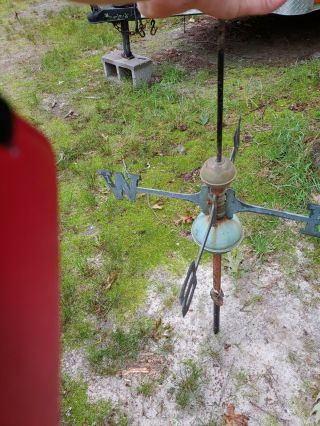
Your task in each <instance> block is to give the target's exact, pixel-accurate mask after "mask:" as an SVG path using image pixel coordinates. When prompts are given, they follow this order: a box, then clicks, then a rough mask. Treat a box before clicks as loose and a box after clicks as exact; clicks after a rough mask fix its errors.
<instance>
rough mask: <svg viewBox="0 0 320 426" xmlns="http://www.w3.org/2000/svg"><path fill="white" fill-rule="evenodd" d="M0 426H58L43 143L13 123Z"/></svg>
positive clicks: (53, 281) (6, 179) (1, 194)
mask: <svg viewBox="0 0 320 426" xmlns="http://www.w3.org/2000/svg"><path fill="white" fill-rule="evenodd" d="M0 200H1V207H0V227H1V230H0V342H1V350H0V377H1V391H0V398H1V410H0V424H1V425H4V426H57V425H58V424H59V413H58V395H59V383H58V379H59V373H58V372H59V312H58V219H57V188H56V171H55V160H54V155H53V152H52V150H51V147H50V145H49V143H48V142H47V141H46V139H45V138H44V137H43V136H42V135H41V134H40V133H39V132H37V131H36V130H34V129H33V128H32V127H31V126H30V125H28V124H27V123H25V122H24V121H23V120H22V119H20V118H19V117H17V116H14V117H13V138H12V144H11V146H10V147H5V146H0Z"/></svg>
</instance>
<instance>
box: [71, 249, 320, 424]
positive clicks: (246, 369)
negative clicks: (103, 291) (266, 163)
mask: <svg viewBox="0 0 320 426" xmlns="http://www.w3.org/2000/svg"><path fill="white" fill-rule="evenodd" d="M304 250H312V247H309V248H305V247H303V246H300V247H299V248H297V253H296V262H295V264H294V267H293V268H292V269H291V270H290V271H287V272H286V273H285V272H283V271H282V270H281V267H280V266H279V263H278V261H277V259H276V258H275V259H274V260H271V262H268V263H267V264H263V263H261V262H260V261H259V260H258V259H256V258H255V257H254V256H253V255H252V253H251V254H247V255H246V258H245V259H244V261H243V263H242V266H241V270H242V272H241V277H240V278H239V279H234V278H231V277H230V274H225V275H224V276H223V288H224V293H225V306H224V307H223V308H222V311H221V312H222V315H221V332H220V334H219V335H218V336H215V335H214V334H213V332H212V302H211V299H210V297H209V290H210V287H211V283H212V271H211V269H210V268H209V267H201V268H200V270H199V272H198V287H197V290H196V293H195V297H194V301H193V305H192V309H191V311H190V312H189V313H188V315H187V316H186V317H185V318H184V319H183V318H182V316H181V313H180V306H179V304H178V301H177V300H175V301H174V303H173V306H172V308H171V309H168V308H167V307H166V306H165V305H166V303H165V300H167V299H168V296H169V295H170V293H171V292H172V288H173V287H174V286H176V285H177V284H178V285H179V286H180V285H181V283H182V279H180V280H178V281H177V278H175V277H172V276H170V274H168V272H166V270H165V269H161V268H159V269H158V270H157V271H155V272H154V274H153V275H152V277H151V282H150V291H149V296H148V300H147V302H146V307H145V308H144V309H143V310H142V312H141V313H142V314H144V315H148V316H150V317H152V318H161V319H162V321H163V324H166V325H170V329H171V328H172V330H173V331H172V336H171V337H169V340H170V343H171V344H170V345H168V342H166V343H167V347H168V346H169V347H170V350H169V351H164V350H163V340H161V339H160V340H159V341H157V342H154V343H153V344H151V345H150V346H149V347H148V348H146V352H144V353H143V354H142V355H141V359H140V363H139V361H138V362H137V363H135V365H134V367H135V368H138V369H139V365H140V367H141V366H145V365H148V364H146V358H147V359H148V360H149V366H150V368H149V371H148V372H146V373H145V374H134V373H130V372H132V371H135V368H134V369H131V368H128V370H126V371H124V372H122V373H121V374H119V375H118V376H116V377H100V376H97V375H95V374H93V373H92V372H91V371H90V368H89V366H88V363H87V362H86V358H85V353H84V351H71V352H69V353H66V354H65V355H64V359H63V371H64V373H66V374H69V375H70V376H71V377H73V378H77V377H78V378H79V377H82V378H84V380H85V381H86V382H87V384H88V397H89V399H90V400H91V401H98V400H111V401H112V402H113V403H114V404H115V405H116V406H121V407H122V408H123V409H124V410H125V412H126V413H127V415H128V417H129V424H130V425H133V426H136V425H137V426H138V425H145V426H147V425H150V426H151V425H159V426H160V425H163V426H165V425H167V426H169V425H170V426H171V425H184V426H188V425H190V426H191V425H205V424H208V422H209V421H210V419H211V420H212V419H213V420H215V421H217V423H218V424H220V422H221V421H222V417H223V413H225V412H226V409H227V406H228V404H230V403H233V404H234V405H235V407H236V411H237V412H239V413H242V414H245V415H246V416H248V417H249V424H250V425H254V426H259V425H270V426H271V425H273V424H281V425H288V426H289V425H290V426H303V425H305V424H307V423H306V422H307V418H308V416H309V414H310V412H311V409H312V403H313V398H314V396H313V394H312V393H313V388H314V389H316V388H317V387H319V384H320V351H319V349H320V328H319V313H320V310H319V296H320V293H319V284H320V279H319V277H316V278H314V279H311V280H310V277H308V278H307V279H306V278H304V277H305V270H306V268H311V267H312V265H311V264H310V263H309V261H308V260H307V258H305V257H304V255H303V251H304ZM163 286H164V287H165V289H166V290H165V292H160V293H159V290H158V289H159V288H163ZM257 296H259V297H257ZM316 297H317V299H315V298H316ZM253 300H256V301H257V302H256V303H253V302H252V304H250V301H253ZM164 339H168V338H164ZM186 359H192V360H194V362H195V363H196V364H197V365H199V366H201V367H202V368H203V369H204V374H203V377H202V379H201V384H200V387H199V393H198V397H197V399H196V400H195V401H193V402H192V403H191V404H190V406H189V407H188V408H187V409H181V408H180V407H179V406H178V405H177V403H176V400H175V395H176V391H177V383H178V382H179V377H181V374H182V370H183V361H185V360H186ZM147 362H148V361H147ZM163 367H167V373H166V374H165V379H164V381H163V383H162V384H161V385H158V386H157V387H156V391H155V394H154V395H153V396H151V397H145V396H142V395H138V392H137V386H138V385H139V384H140V383H143V382H145V381H146V378H149V376H150V377H154V376H157V372H159V371H161V369H163ZM275 420H276V421H277V422H278V423H277V422H276V421H275Z"/></svg>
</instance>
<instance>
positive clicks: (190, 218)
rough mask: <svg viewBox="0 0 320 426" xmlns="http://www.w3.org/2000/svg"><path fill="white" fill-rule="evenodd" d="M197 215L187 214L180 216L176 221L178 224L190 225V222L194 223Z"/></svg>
mask: <svg viewBox="0 0 320 426" xmlns="http://www.w3.org/2000/svg"><path fill="white" fill-rule="evenodd" d="M195 218H196V217H195V215H191V214H190V215H186V216H180V217H179V219H177V220H175V221H174V223H175V224H176V225H189V224H190V223H193V221H194V220H195Z"/></svg>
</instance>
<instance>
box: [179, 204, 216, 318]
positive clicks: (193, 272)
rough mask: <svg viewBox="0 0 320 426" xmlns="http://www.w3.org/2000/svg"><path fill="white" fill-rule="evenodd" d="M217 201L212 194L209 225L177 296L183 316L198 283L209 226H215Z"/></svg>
mask: <svg viewBox="0 0 320 426" xmlns="http://www.w3.org/2000/svg"><path fill="white" fill-rule="evenodd" d="M216 204H217V201H216V197H215V196H214V204H213V206H212V210H211V214H210V219H209V225H208V228H207V232H206V235H205V238H204V240H203V242H202V245H201V247H200V249H199V251H198V256H197V258H196V260H194V261H193V262H192V263H191V265H190V266H189V269H188V273H187V276H186V278H185V280H184V282H183V285H182V288H181V291H180V296H179V300H180V304H181V306H182V316H183V317H185V316H186V314H187V312H188V311H189V308H190V305H191V302H192V299H193V294H194V291H195V289H196V286H197V284H198V280H197V269H198V266H199V263H200V260H201V257H202V254H203V252H204V248H205V246H206V243H207V240H208V238H209V234H210V231H211V228H212V227H213V226H215V224H216V220H217V205H216Z"/></svg>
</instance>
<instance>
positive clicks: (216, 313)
mask: <svg viewBox="0 0 320 426" xmlns="http://www.w3.org/2000/svg"><path fill="white" fill-rule="evenodd" d="M212 266H213V294H214V295H215V296H219V295H220V294H221V254H214V255H213V259H212ZM219 330H220V305H217V304H216V303H213V331H214V334H218V333H219Z"/></svg>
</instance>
